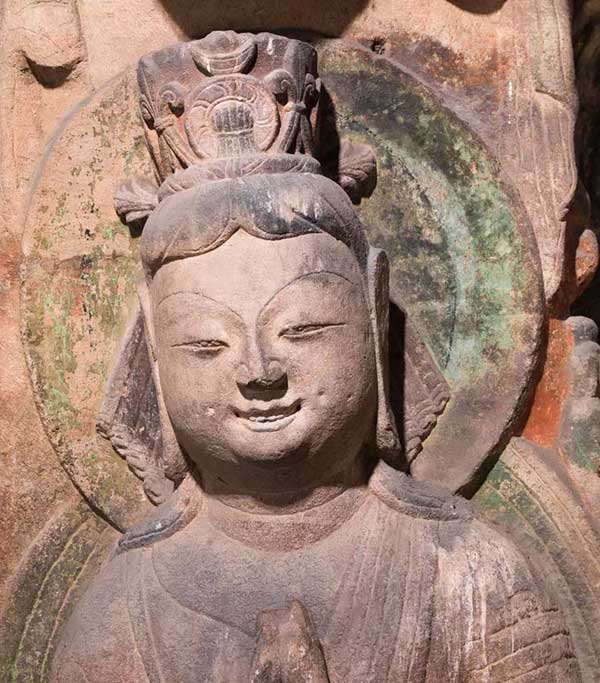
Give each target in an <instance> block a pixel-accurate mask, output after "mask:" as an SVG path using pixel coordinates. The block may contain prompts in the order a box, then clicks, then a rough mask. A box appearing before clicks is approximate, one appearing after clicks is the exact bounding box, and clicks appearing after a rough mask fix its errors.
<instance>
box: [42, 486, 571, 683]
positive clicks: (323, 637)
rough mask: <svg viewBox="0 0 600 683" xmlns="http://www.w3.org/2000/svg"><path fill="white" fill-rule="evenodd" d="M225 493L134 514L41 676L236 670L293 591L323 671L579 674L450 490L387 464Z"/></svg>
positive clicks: (334, 681) (447, 681) (516, 559)
mask: <svg viewBox="0 0 600 683" xmlns="http://www.w3.org/2000/svg"><path fill="white" fill-rule="evenodd" d="M224 508H225V506H223V505H221V506H220V507H219V506H217V508H215V506H214V505H210V504H207V505H204V504H203V505H202V507H201V509H200V511H199V512H198V514H197V515H196V516H195V517H194V518H193V519H192V521H191V522H190V523H189V524H187V526H185V527H184V528H183V529H181V530H178V531H177V532H176V533H173V534H172V535H170V536H169V535H165V536H163V537H161V534H160V533H157V534H150V536H152V541H151V542H150V541H148V540H147V538H148V537H149V534H148V529H151V528H152V527H151V526H147V528H146V534H145V538H146V540H145V541H144V542H140V544H139V546H140V547H135V545H136V543H135V542H133V543H132V542H129V543H128V544H126V545H128V546H129V549H127V550H122V551H121V552H119V553H118V554H116V555H115V556H114V557H113V558H112V559H111V560H110V562H109V563H108V564H107V565H106V566H105V568H104V569H103V571H102V572H101V574H100V575H99V576H98V577H97V579H96V580H95V582H94V583H93V585H92V586H91V587H90V589H89V590H88V592H87V593H86V595H85V596H84V598H83V600H82V601H81V603H80V604H79V606H78V607H77V609H76V611H75V613H74V615H73V616H72V618H71V619H70V621H69V624H68V626H67V628H66V630H65V632H64V634H63V637H62V641H61V644H60V645H59V648H58V650H57V654H56V657H55V661H54V668H53V673H52V678H51V680H52V683H76V682H77V683H79V682H81V683H106V682H107V681H110V682H111V683H112V682H113V681H115V682H116V681H119V682H120V683H173V682H175V681H177V683H198V682H199V681H203V682H204V681H206V682H208V683H213V682H214V683H221V682H223V683H228V682H230V681H231V682H232V683H233V682H237V681H240V682H242V681H249V680H250V670H251V661H252V654H253V651H254V648H255V642H256V618H257V615H258V613H259V612H260V611H262V610H263V609H270V608H280V607H282V606H283V605H285V604H286V603H287V602H289V601H290V600H292V599H297V600H300V601H301V602H302V604H303V605H304V606H305V607H306V608H307V610H308V611H309V613H310V615H311V618H312V621H313V623H314V625H315V628H316V630H317V634H318V637H319V639H320V642H321V645H322V649H323V652H324V656H325V660H326V664H327V670H328V675H329V679H330V681H331V683H438V682H444V683H463V682H464V683H500V682H502V683H505V682H507V681H513V680H514V681H515V682H518V683H534V682H539V683H542V682H543V683H553V682H555V683H569V682H571V681H579V680H580V678H579V673H578V668H577V664H576V661H575V659H574V657H573V653H572V648H571V642H570V638H569V634H568V631H567V629H566V627H565V623H564V620H563V618H562V615H561V613H560V612H559V610H558V609H557V607H556V605H555V604H554V603H553V601H552V600H551V599H550V598H549V596H548V595H547V594H545V592H544V590H543V589H542V588H541V586H540V584H539V581H537V580H536V577H535V574H534V572H533V571H532V569H531V567H530V566H529V564H528V562H527V561H526V560H525V558H524V556H523V555H521V554H520V553H519V551H518V550H517V549H516V548H515V546H514V545H513V544H512V543H511V542H510V541H509V540H507V539H506V538H505V537H504V536H502V535H501V534H500V533H499V532H497V531H495V530H494V529H492V528H491V527H489V526H487V525H485V524H483V523H482V522H481V521H478V520H477V519H476V518H474V517H473V515H472V513H471V511H470V508H469V506H468V504H465V502H464V501H461V500H459V499H457V498H445V497H443V496H441V495H437V494H435V495H433V494H431V492H430V490H429V489H427V487H422V486H420V485H417V484H415V483H414V482H412V480H411V479H410V478H408V477H404V476H402V475H398V476H396V477H395V479H394V481H393V483H392V484H390V483H389V481H388V482H386V481H385V480H384V479H383V480H381V479H380V480H379V481H372V482H371V485H370V486H369V487H367V488H364V489H362V490H352V491H349V492H346V493H345V494H342V496H340V497H339V500H336V501H334V502H333V503H331V502H330V503H327V504H325V506H322V508H320V509H319V510H316V511H315V510H313V511H309V512H306V513H296V514H295V515H283V516H275V515H262V516H260V517H262V519H259V520H258V521H256V519H254V520H252V521H250V522H248V523H244V517H243V515H242V514H241V513H239V515H238V517H236V514H238V513H234V512H231V513H229V512H224ZM344 509H345V510H347V509H350V515H349V517H348V516H345V514H342V512H341V510H344ZM227 515H230V517H229V518H227V520H226V521H227V522H228V523H226V524H224V525H223V524H222V523H221V522H222V520H223V516H225V517H227ZM324 516H325V518H327V519H328V520H330V523H329V526H328V527H327V528H326V529H325V533H323V527H322V525H320V523H319V521H318V520H320V519H321V520H322V519H323V517H324ZM254 517H257V516H254ZM297 524H302V525H304V526H303V527H302V528H303V529H305V531H306V533H305V534H300V536H301V537H303V538H304V541H301V542H298V533H297V531H298V528H297V527H296V528H295V532H296V533H293V534H291V533H288V532H289V531H290V530H294V525H297ZM143 536H144V534H140V535H139V537H140V538H142V537H143ZM130 538H132V537H131V536H130ZM133 538H135V535H134V536H133ZM289 539H293V540H292V541H290V540H289ZM132 546H133V547H132Z"/></svg>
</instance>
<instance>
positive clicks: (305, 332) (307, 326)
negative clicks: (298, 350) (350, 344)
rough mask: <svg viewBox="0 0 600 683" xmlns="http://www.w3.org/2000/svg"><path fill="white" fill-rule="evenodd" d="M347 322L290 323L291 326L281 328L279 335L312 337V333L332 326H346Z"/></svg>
mask: <svg viewBox="0 0 600 683" xmlns="http://www.w3.org/2000/svg"><path fill="white" fill-rule="evenodd" d="M345 325H346V323H304V324H299V325H290V326H289V327H286V328H284V329H283V330H281V332H280V333H279V335H278V336H280V337H289V338H292V339H293V338H295V337H296V338H297V337H310V336H312V335H315V334H318V333H319V332H324V331H325V330H327V329H329V328H332V327H344V326H345Z"/></svg>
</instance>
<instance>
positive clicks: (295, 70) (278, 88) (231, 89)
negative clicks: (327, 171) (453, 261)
mask: <svg viewBox="0 0 600 683" xmlns="http://www.w3.org/2000/svg"><path fill="white" fill-rule="evenodd" d="M137 77H138V84H139V89H140V111H141V116H142V122H143V126H144V132H145V139H146V144H147V146H148V149H149V151H150V155H151V158H152V162H153V164H154V167H155V172H156V177H157V179H158V181H159V183H161V184H164V182H165V181H166V180H167V179H169V182H170V186H171V187H180V186H181V184H180V183H178V181H177V180H176V179H172V178H170V176H176V177H177V176H179V175H180V174H181V172H186V171H187V170H188V169H196V171H195V172H191V171H188V172H187V175H186V178H187V179H188V181H191V179H195V180H196V181H197V182H200V181H204V182H206V181H207V180H208V179H212V178H218V177H228V176H229V177H231V176H232V175H233V176H239V175H244V174H245V173H248V172H261V173H264V172H267V173H278V172H291V171H295V172H307V171H308V172H315V171H316V172H321V169H320V166H319V163H318V161H317V157H318V150H317V145H316V144H315V139H316V137H317V136H316V129H317V124H318V121H319V119H320V117H319V104H320V94H321V81H320V79H319V77H318V73H317V53H316V50H315V49H314V47H313V46H312V45H310V44H308V43H306V42H302V41H300V40H294V39H291V38H286V37H284V36H279V35H274V34H271V33H259V34H257V35H254V34H250V33H236V32H234V31H214V32H212V33H210V34H208V35H207V36H206V37H204V38H202V39H200V40H194V41H191V42H187V43H178V44H176V45H174V46H171V47H168V48H165V49H162V50H158V51H155V52H151V53H150V54H148V55H146V56H144V57H142V59H141V60H140V62H139V64H138V70H137ZM338 152H340V153H341V154H340V159H336V163H335V164H334V166H335V168H336V170H337V171H338V172H339V176H338V177H335V178H334V179H335V180H337V181H338V182H339V183H340V185H342V187H343V188H344V189H345V190H346V191H347V192H348V194H349V195H350V196H351V198H352V199H353V201H356V200H357V199H360V197H361V196H366V195H367V194H369V193H370V191H372V188H373V187H374V177H375V169H376V166H375V158H374V156H373V154H372V152H371V151H370V149H369V148H367V147H366V146H360V145H358V146H357V145H349V144H347V143H345V144H343V145H341V146H339V147H338ZM342 154H343V155H345V161H344V160H343V159H341V156H342ZM290 155H293V156H294V157H295V161H293V162H292V161H290V158H289V157H290ZM298 157H300V159H299V158H298ZM208 166H210V173H208V172H207V168H206V167H208ZM202 167H205V168H204V172H203V171H202ZM209 176H210V178H209ZM165 194H168V192H166V193H165V191H164V188H163V191H162V192H160V193H159V190H158V188H156V189H154V188H152V186H151V185H149V183H148V182H147V181H145V182H144V181H142V180H137V179H133V180H130V181H128V182H126V183H124V184H123V185H122V186H121V187H120V188H119V189H118V191H117V193H116V195H115V204H116V209H117V213H118V214H119V215H120V216H121V218H122V219H123V220H124V221H125V222H126V223H128V224H129V225H132V224H139V223H143V221H144V220H145V218H146V217H147V216H148V215H149V214H150V213H151V211H152V210H153V209H154V208H155V206H156V205H157V204H158V202H159V200H160V198H163V197H164V196H165Z"/></svg>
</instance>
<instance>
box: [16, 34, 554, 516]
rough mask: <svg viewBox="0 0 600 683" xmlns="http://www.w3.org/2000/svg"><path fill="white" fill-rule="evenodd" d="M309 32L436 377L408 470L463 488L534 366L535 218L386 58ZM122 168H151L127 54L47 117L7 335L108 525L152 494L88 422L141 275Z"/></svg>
mask: <svg viewBox="0 0 600 683" xmlns="http://www.w3.org/2000/svg"><path fill="white" fill-rule="evenodd" d="M318 47H319V50H320V62H321V68H320V71H321V77H322V79H323V82H324V83H325V84H326V85H327V88H328V91H329V94H330V96H331V99H332V101H333V103H334V104H335V109H336V112H337V121H338V129H339V131H340V134H341V135H343V136H347V137H350V138H351V139H352V140H355V141H358V142H364V143H366V144H369V145H371V146H372V147H373V149H374V151H375V153H376V156H377V158H378V175H379V182H378V186H377V188H376V190H375V193H374V195H373V197H372V198H371V199H369V200H367V201H366V202H363V205H362V206H361V207H360V208H359V213H360V215H361V218H362V220H363V221H364V223H365V225H366V226H367V228H368V231H369V236H370V239H371V241H372V243H373V244H374V245H375V246H381V247H383V248H385V249H386V250H387V252H388V254H389V257H390V261H391V270H392V283H391V284H392V288H391V289H392V295H393V297H394V298H395V299H397V300H398V302H399V303H400V302H401V303H402V305H403V307H404V308H405V310H406V312H407V314H408V316H409V317H410V319H411V320H412V321H413V323H414V324H415V325H416V327H417V329H418V330H419V331H420V333H421V335H422V337H423V339H424V341H425V342H426V343H427V345H428V347H429V349H430V351H431V352H432V355H433V356H434V358H435V360H436V362H437V364H438V366H439V368H440V370H441V371H442V373H443V374H444V376H445V378H446V380H447V382H448V384H449V386H450V389H451V393H452V398H451V400H450V402H449V404H448V406H447V407H446V410H445V412H444V414H443V415H442V416H441V418H440V419H439V420H438V424H437V426H436V428H435V429H434V431H433V433H432V434H431V435H430V436H429V437H428V438H427V440H426V441H425V444H424V449H423V451H422V453H421V454H420V455H419V456H418V457H417V459H416V461H415V462H414V463H413V466H412V469H413V473H414V474H415V476H418V477H420V478H424V479H431V480H434V481H436V482H438V483H440V484H442V485H444V486H447V487H448V488H450V489H453V490H467V488H468V487H469V486H470V485H471V484H472V482H473V481H474V480H475V479H476V478H477V475H478V473H480V472H481V470H482V468H484V467H485V466H486V464H487V463H489V462H490V460H491V459H493V458H494V457H495V455H496V454H497V453H498V451H499V449H500V447H501V446H502V444H503V443H504V442H505V441H506V439H507V438H508V437H509V436H510V434H511V429H512V426H513V424H514V422H515V420H516V419H517V418H518V416H519V412H520V408H521V405H522V403H523V399H524V396H525V392H526V389H527V387H528V385H529V384H530V378H531V376H532V372H533V370H534V367H535V362H536V358H537V350H538V346H539V340H540V336H541V326H542V322H543V320H542V319H543V315H542V311H543V304H542V298H541V294H542V289H541V287H542V285H541V278H540V268H539V263H538V258H537V255H536V252H535V241H534V237H533V233H532V231H531V228H530V226H529V224H528V223H527V221H526V220H525V218H524V213H523V211H522V209H521V207H520V204H519V202H518V201H517V199H516V198H515V193H514V192H512V191H511V189H510V188H509V186H508V185H507V184H506V182H505V180H504V179H503V178H502V174H501V171H500V169H499V168H498V164H497V162H496V160H495V159H494V158H493V156H492V155H491V154H490V153H489V152H488V151H487V150H486V149H485V147H484V145H483V144H482V143H481V141H480V140H479V139H478V138H477V137H476V136H475V135H474V134H473V133H472V132H471V131H470V130H469V129H468V127H467V126H466V125H465V124H464V123H462V122H461V121H460V120H459V119H458V118H457V117H456V116H454V115H453V114H451V113H450V112H449V111H448V110H446V109H445V108H444V107H443V106H442V105H440V104H439V102H438V101H436V99H435V98H434V97H433V96H432V94H431V93H430V92H428V91H427V90H426V89H425V88H423V87H422V86H421V85H419V84H418V83H417V82H416V81H415V80H414V79H412V78H411V77H409V76H407V75H406V74H405V73H403V72H402V70H401V68H400V66H398V65H397V64H394V63H392V62H390V61H388V60H386V59H385V58H382V57H377V56H376V55H374V54H373V53H371V52H369V51H367V50H363V49H361V48H359V47H355V46H349V45H347V44H344V43H342V42H341V41H329V40H323V41H320V42H319V46H318ZM257 97H261V96H260V95H257ZM267 110H268V106H267V108H266V109H265V111H267ZM269 135H270V136H274V135H275V133H274V132H272V131H271V132H270V133H269ZM265 139H267V136H266V133H265ZM262 144H265V143H264V142H263V143H262ZM136 174H138V175H145V176H147V177H151V175H152V173H151V168H150V163H149V159H148V155H147V152H146V149H145V145H144V140H143V131H142V130H141V127H140V126H139V122H138V120H137V86H136V79H135V73H134V70H133V69H131V70H128V71H127V72H126V73H124V74H123V75H122V76H121V77H119V78H117V79H114V80H112V81H111V82H110V83H108V84H107V85H106V86H105V87H104V88H103V89H102V90H100V91H98V92H96V93H95V94H94V96H93V97H92V98H90V99H89V100H86V101H84V102H82V103H81V105H80V107H79V108H78V109H77V110H76V111H74V112H73V113H72V114H71V115H70V116H69V117H68V118H67V119H66V120H65V121H64V122H63V124H62V125H61V127H60V129H59V130H58V131H57V133H56V135H55V137H54V139H53V141H52V143H51V144H50V146H49V149H48V150H47V153H46V154H45V156H44V158H43V160H42V161H41V163H40V167H39V169H38V173H37V181H36V184H35V187H34V188H33V191H32V196H31V202H30V209H29V212H28V217H27V224H26V228H25V236H24V257H23V269H22V295H23V297H22V302H23V308H22V315H23V339H24V345H25V348H26V352H27V355H28V358H29V363H30V368H31V373H32V379H33V385H34V391H35V394H36V398H37V401H38V407H39V410H40V413H41V416H42V419H43V422H44V425H45V428H46V430H47V433H48V435H49V437H50V439H51V441H52V443H53V445H54V447H55V450H56V452H57V453H58V456H59V458H60V460H61V463H62V464H63V467H64V468H65V470H66V471H67V473H68V474H69V476H70V477H71V479H72V480H73V482H74V483H75V485H76V486H77V488H78V489H79V490H80V491H81V492H82V493H83V495H84V496H85V497H86V499H87V500H88V502H89V503H90V504H91V505H92V506H93V507H94V509H96V510H98V511H100V512H101V513H102V515H103V516H104V517H105V518H106V519H108V520H110V521H111V523H113V524H114V525H115V526H116V527H118V528H121V529H122V528H125V527H127V526H129V525H130V524H131V523H132V521H133V520H134V519H136V518H137V517H139V516H141V515H143V514H145V511H147V510H148V508H149V507H150V504H149V503H147V502H146V501H145V499H144V496H143V493H142V487H141V486H140V485H139V482H138V481H137V480H136V479H135V478H134V476H133V475H132V474H131V473H130V472H129V471H128V470H127V467H126V465H125V463H124V462H123V461H122V460H121V459H120V458H119V456H117V455H116V453H114V452H113V450H112V448H111V447H110V445H109V444H108V443H107V442H106V441H104V439H101V438H100V437H98V436H97V435H96V432H95V422H96V415H97V412H98V408H99V405H100V403H101V400H102V396H103V392H104V385H105V383H106V379H107V375H108V372H109V370H110V368H111V367H112V365H113V363H114V359H115V355H116V351H117V348H118V346H119V344H120V341H121V339H122V337H123V334H124V331H125V328H126V325H127V322H128V320H129V318H130V316H131V315H132V313H133V310H134V307H135V281H136V280H137V279H138V277H139V276H140V275H141V267H140V265H139V258H138V245H137V241H138V238H137V237H135V236H131V235H130V234H129V231H128V230H127V229H126V228H125V227H124V226H123V225H121V223H120V222H119V220H118V219H117V217H116V215H115V213H114V206H113V194H114V190H115V188H116V186H117V184H118V182H119V181H120V180H121V179H122V178H123V177H124V176H129V177H131V176H132V175H136Z"/></svg>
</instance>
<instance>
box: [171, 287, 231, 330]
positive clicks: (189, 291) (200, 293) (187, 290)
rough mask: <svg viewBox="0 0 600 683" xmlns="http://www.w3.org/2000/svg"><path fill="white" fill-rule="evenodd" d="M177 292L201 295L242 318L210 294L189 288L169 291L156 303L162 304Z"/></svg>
mask: <svg viewBox="0 0 600 683" xmlns="http://www.w3.org/2000/svg"><path fill="white" fill-rule="evenodd" d="M178 294H195V295H196V296H199V297H202V298H203V299H206V300H207V301H212V302H213V303H215V304H217V306H221V307H222V308H226V309H227V310H228V311H231V313H233V315H235V317H236V318H239V320H241V321H242V322H243V320H242V316H241V315H240V314H239V313H236V312H235V311H234V310H233V308H230V307H229V306H228V305H227V304H224V303H223V302H222V301H217V300H216V299H213V298H212V297H211V296H206V294H203V293H202V292H196V291H194V290H190V289H184V290H181V291H179V292H171V294H167V296H166V297H165V298H164V299H161V300H160V301H159V302H158V305H159V306H160V305H161V304H163V303H164V302H165V301H166V300H167V299H170V298H171V297H172V296H177V295H178Z"/></svg>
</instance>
